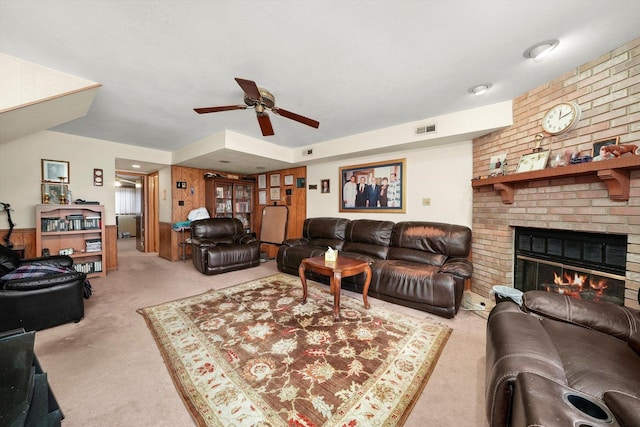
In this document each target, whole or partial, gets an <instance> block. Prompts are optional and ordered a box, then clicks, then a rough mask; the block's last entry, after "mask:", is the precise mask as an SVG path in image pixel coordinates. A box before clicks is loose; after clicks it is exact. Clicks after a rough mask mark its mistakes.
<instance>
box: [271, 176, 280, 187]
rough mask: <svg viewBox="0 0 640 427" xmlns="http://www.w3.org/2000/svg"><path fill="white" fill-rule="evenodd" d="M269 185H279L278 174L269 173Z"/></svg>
mask: <svg viewBox="0 0 640 427" xmlns="http://www.w3.org/2000/svg"><path fill="white" fill-rule="evenodd" d="M269 186H270V187H280V174H279V173H274V174H271V175H269Z"/></svg>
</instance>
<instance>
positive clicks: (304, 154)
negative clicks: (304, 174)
mask: <svg viewBox="0 0 640 427" xmlns="http://www.w3.org/2000/svg"><path fill="white" fill-rule="evenodd" d="M312 154H313V149H306V148H305V149H304V150H302V155H303V156H311V155H312Z"/></svg>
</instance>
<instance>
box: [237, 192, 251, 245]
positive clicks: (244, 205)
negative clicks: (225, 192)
mask: <svg viewBox="0 0 640 427" xmlns="http://www.w3.org/2000/svg"><path fill="white" fill-rule="evenodd" d="M251 193H252V187H251V186H250V185H242V184H235V185H234V198H235V200H234V203H235V205H234V208H235V217H236V218H238V219H239V220H240V221H241V222H242V226H243V227H244V230H245V231H246V232H247V233H250V232H251V228H252V224H251Z"/></svg>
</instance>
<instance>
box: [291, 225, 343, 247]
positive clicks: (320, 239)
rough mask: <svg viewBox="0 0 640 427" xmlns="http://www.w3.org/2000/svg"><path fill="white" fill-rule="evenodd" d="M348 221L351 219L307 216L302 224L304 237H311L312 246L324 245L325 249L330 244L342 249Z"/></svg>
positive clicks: (310, 243)
mask: <svg viewBox="0 0 640 427" xmlns="http://www.w3.org/2000/svg"><path fill="white" fill-rule="evenodd" d="M348 223H349V220H348V219H345V218H326V217H320V218H307V219H305V220H304V224H303V225H302V237H305V238H307V239H309V242H308V244H309V245H310V246H317V247H322V248H324V249H325V250H327V248H328V247H329V246H331V247H332V248H333V249H342V243H343V241H344V233H345V229H346V228H347V224H348Z"/></svg>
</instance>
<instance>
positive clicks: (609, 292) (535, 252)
mask: <svg viewBox="0 0 640 427" xmlns="http://www.w3.org/2000/svg"><path fill="white" fill-rule="evenodd" d="M515 245H516V250H515V262H514V278H515V280H514V282H515V287H516V289H519V290H521V291H523V292H526V291H529V290H545V291H548V292H558V293H561V294H564V295H569V296H572V297H575V298H581V299H588V300H594V301H609V302H613V303H616V304H619V305H624V287H625V277H624V275H625V266H626V258H627V256H626V253H627V252H626V247H627V236H625V235H612V234H598V233H584V232H574V231H560V230H547V229H536V228H522V227H520V228H517V229H516V240H515Z"/></svg>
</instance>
